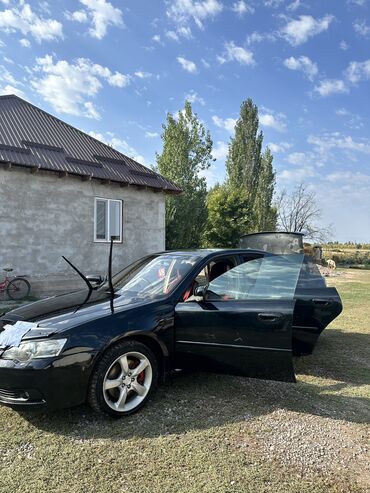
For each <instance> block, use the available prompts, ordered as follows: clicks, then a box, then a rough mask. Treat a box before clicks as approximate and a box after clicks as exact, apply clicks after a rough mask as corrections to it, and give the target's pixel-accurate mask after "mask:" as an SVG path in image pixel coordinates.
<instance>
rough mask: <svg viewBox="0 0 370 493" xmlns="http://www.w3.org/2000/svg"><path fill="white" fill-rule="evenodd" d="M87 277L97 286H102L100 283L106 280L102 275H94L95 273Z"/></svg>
mask: <svg viewBox="0 0 370 493" xmlns="http://www.w3.org/2000/svg"><path fill="white" fill-rule="evenodd" d="M86 279H87V280H88V281H90V283H91V284H92V285H95V286H100V284H101V283H102V282H103V281H104V279H103V278H102V276H98V275H94V274H93V275H91V276H86Z"/></svg>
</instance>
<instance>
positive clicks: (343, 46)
mask: <svg viewBox="0 0 370 493" xmlns="http://www.w3.org/2000/svg"><path fill="white" fill-rule="evenodd" d="M339 48H340V49H341V50H343V51H347V50H348V48H349V44H348V43H347V42H346V41H344V39H342V41H341V42H340V43H339Z"/></svg>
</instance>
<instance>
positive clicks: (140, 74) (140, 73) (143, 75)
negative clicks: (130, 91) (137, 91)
mask: <svg viewBox="0 0 370 493" xmlns="http://www.w3.org/2000/svg"><path fill="white" fill-rule="evenodd" d="M134 75H135V76H136V77H137V78H138V79H150V77H152V75H153V74H151V73H150V72H143V71H142V70H138V71H137V72H135V74H134Z"/></svg>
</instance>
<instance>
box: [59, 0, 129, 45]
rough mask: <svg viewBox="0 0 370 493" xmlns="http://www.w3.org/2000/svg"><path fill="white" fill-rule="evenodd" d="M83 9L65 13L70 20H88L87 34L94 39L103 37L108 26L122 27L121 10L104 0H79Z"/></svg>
mask: <svg viewBox="0 0 370 493" xmlns="http://www.w3.org/2000/svg"><path fill="white" fill-rule="evenodd" d="M80 3H82V5H84V6H85V9H84V10H76V11H75V12H72V13H67V16H68V18H69V19H70V20H73V21H76V22H84V23H85V22H90V24H91V26H90V29H89V34H90V36H91V37H93V38H96V39H103V38H104V36H105V35H106V34H107V30H108V27H109V26H116V27H123V26H124V23H123V18H122V11H121V10H120V9H118V8H116V7H114V6H113V5H112V4H111V3H110V2H107V1H106V0H80Z"/></svg>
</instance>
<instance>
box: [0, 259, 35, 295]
mask: <svg viewBox="0 0 370 493" xmlns="http://www.w3.org/2000/svg"><path fill="white" fill-rule="evenodd" d="M3 270H4V271H5V279H4V281H2V282H0V293H4V292H5V291H6V293H7V295H8V296H9V298H10V299H11V300H22V299H23V298H27V296H28V295H29V294H30V290H31V285H30V283H29V282H28V281H27V279H24V278H23V277H22V276H16V277H13V278H11V277H8V273H9V272H12V270H13V269H12V268H10V267H6V268H5V269H3Z"/></svg>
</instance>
